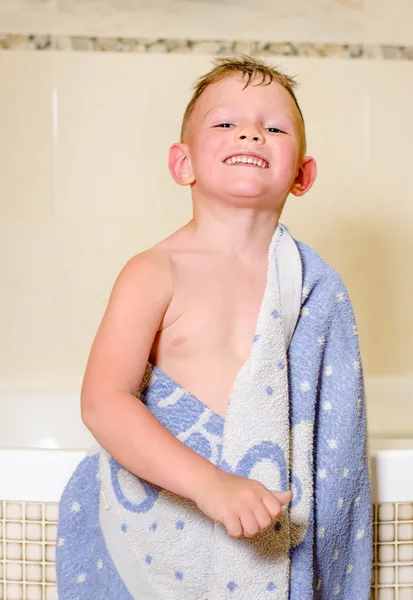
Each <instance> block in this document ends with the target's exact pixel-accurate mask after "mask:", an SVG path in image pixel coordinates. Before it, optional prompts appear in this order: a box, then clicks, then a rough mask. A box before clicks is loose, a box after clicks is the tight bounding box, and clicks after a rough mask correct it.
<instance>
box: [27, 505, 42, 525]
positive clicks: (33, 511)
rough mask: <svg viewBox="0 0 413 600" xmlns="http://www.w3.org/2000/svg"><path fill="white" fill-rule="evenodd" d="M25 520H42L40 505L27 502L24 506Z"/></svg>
mask: <svg viewBox="0 0 413 600" xmlns="http://www.w3.org/2000/svg"><path fill="white" fill-rule="evenodd" d="M26 519H27V520H28V521H41V520H42V505H41V504H34V503H32V502H28V503H27V504H26Z"/></svg>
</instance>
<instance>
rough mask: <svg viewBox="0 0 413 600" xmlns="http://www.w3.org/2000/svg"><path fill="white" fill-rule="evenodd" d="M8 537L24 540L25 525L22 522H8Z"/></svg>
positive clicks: (8, 538)
mask: <svg viewBox="0 0 413 600" xmlns="http://www.w3.org/2000/svg"><path fill="white" fill-rule="evenodd" d="M6 539H7V540H22V539H23V525H22V524H21V523H12V522H11V523H7V522H6Z"/></svg>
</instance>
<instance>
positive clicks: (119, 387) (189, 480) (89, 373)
mask: <svg viewBox="0 0 413 600" xmlns="http://www.w3.org/2000/svg"><path fill="white" fill-rule="evenodd" d="M172 295H173V280H172V276H171V267H170V264H169V261H168V260H167V259H165V257H163V256H162V255H154V254H152V255H151V254H150V253H148V252H147V253H143V254H140V255H138V256H136V257H135V258H133V259H132V260H131V261H129V263H128V264H127V265H126V266H125V268H124V269H123V271H122V272H121V274H120V275H119V277H118V279H117V281H116V283H115V286H114V288H113V292H112V295H111V298H110V300H109V304H108V307H107V310H106V313H105V315H104V317H103V320H102V323H101V325H100V327H99V330H98V333H97V335H96V339H95V341H94V343H93V346H92V350H91V353H90V357H89V361H88V365H87V368H86V373H85V377H84V381H83V386H82V418H83V421H84V423H85V425H86V426H87V427H88V428H89V429H90V431H91V432H92V433H93V435H94V436H95V438H96V439H97V441H98V442H99V443H100V444H101V446H103V448H105V449H106V450H107V451H108V452H109V454H110V455H111V456H113V458H114V459H115V460H117V462H118V463H119V464H121V465H122V466H123V467H125V469H127V470H128V471H130V472H131V473H134V474H135V475H137V476H138V477H141V478H142V479H146V481H149V482H150V483H154V484H155V485H158V486H159V487H161V488H164V489H166V490H169V491H171V492H173V493H175V494H178V495H179V496H183V497H185V498H188V499H189V500H192V501H193V502H195V503H196V504H197V505H198V507H199V508H200V510H201V511H203V512H204V514H205V515H206V516H207V517H209V518H210V519H212V520H214V521H219V522H220V523H222V524H223V525H224V526H225V527H226V529H227V532H228V534H229V535H231V536H232V537H240V536H241V535H245V536H250V537H251V536H253V535H255V534H256V533H258V532H259V531H264V530H265V529H266V528H267V527H269V526H270V525H271V523H272V522H274V521H275V520H277V519H278V517H279V515H280V513H281V506H282V505H283V504H288V503H289V502H290V501H291V492H279V493H276V492H274V493H273V492H270V491H269V490H267V489H266V488H265V487H264V486H263V485H262V484H261V483H259V482H258V481H254V480H251V479H246V478H244V477H239V476H237V475H231V474H229V473H225V472H224V471H221V470H220V469H218V468H217V467H216V466H215V465H213V464H212V463H210V462H209V461H208V460H207V459H205V458H203V457H202V456H201V455H199V454H198V453H197V452H195V451H194V450H192V449H191V448H189V447H187V446H185V445H184V444H183V443H182V442H181V441H180V440H178V439H177V438H176V437H175V436H174V435H173V434H172V433H170V432H169V431H168V430H167V429H166V428H165V427H164V426H163V425H161V423H159V421H158V420H157V419H156V418H155V417H154V416H153V415H152V413H151V412H150V410H149V409H148V408H147V407H146V406H145V405H144V404H143V403H142V402H140V401H139V400H138V399H137V398H136V393H137V391H138V389H139V386H140V383H141V380H142V377H143V374H144V372H145V368H146V364H147V360H148V357H149V354H150V350H151V347H152V343H153V340H154V337H155V335H156V333H157V331H158V328H159V325H160V323H161V322H162V319H163V316H164V314H165V311H166V309H167V307H168V305H169V303H170V301H171V298H172Z"/></svg>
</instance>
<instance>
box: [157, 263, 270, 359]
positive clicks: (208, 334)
mask: <svg viewBox="0 0 413 600" xmlns="http://www.w3.org/2000/svg"><path fill="white" fill-rule="evenodd" d="M265 283H266V265H262V266H261V265H260V267H259V268H258V269H251V268H250V269H247V268H245V267H238V268H236V267H233V268H232V269H228V268H222V269H220V268H217V269H205V270H202V269H200V270H199V271H198V272H195V271H194V272H193V274H192V277H188V276H187V277H182V278H180V279H179V280H178V282H177V286H176V289H175V293H174V301H173V303H172V304H171V306H170V314H169V315H167V319H168V320H170V323H171V324H170V325H169V326H168V327H167V328H166V329H165V330H164V331H163V337H164V342H165V343H167V345H168V346H170V349H171V350H174V352H178V353H179V352H183V353H185V354H186V353H187V352H191V353H192V352H196V353H197V354H202V353H203V352H206V353H209V352H210V351H218V352H225V353H234V354H235V355H236V356H238V357H239V358H240V359H242V360H246V358H247V357H248V355H249V352H250V349H251V344H252V339H253V336H254V332H255V327H256V323H257V318H258V313H259V308H260V305H261V302H262V297H263V294H264V288H265ZM167 319H165V321H166V323H167ZM178 349H179V350H178Z"/></svg>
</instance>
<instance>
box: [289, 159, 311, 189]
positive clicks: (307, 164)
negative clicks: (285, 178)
mask: <svg viewBox="0 0 413 600" xmlns="http://www.w3.org/2000/svg"><path fill="white" fill-rule="evenodd" d="M316 176H317V163H316V162H315V160H314V158H313V157H312V156H304V157H303V158H302V159H301V166H300V168H299V170H298V173H297V176H296V178H295V180H294V183H293V185H292V186H291V189H290V193H291V194H293V195H294V196H303V195H304V194H305V193H306V192H308V190H309V189H310V188H311V186H312V185H313V183H314V181H315V178H316Z"/></svg>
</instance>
